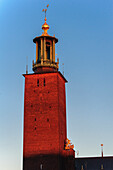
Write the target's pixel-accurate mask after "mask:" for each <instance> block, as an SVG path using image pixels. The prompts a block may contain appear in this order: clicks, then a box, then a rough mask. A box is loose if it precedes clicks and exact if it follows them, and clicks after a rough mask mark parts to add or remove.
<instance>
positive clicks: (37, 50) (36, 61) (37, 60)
mask: <svg viewBox="0 0 113 170" xmlns="http://www.w3.org/2000/svg"><path fill="white" fill-rule="evenodd" d="M37 62H38V42H37V41H36V63H37Z"/></svg>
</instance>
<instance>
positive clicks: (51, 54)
mask: <svg viewBox="0 0 113 170" xmlns="http://www.w3.org/2000/svg"><path fill="white" fill-rule="evenodd" d="M52 56H53V53H52V43H51V42H50V61H51V62H52Z"/></svg>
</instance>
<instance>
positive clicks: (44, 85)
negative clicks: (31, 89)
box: [44, 78, 46, 86]
mask: <svg viewBox="0 0 113 170" xmlns="http://www.w3.org/2000/svg"><path fill="white" fill-rule="evenodd" d="M45 85H46V81H45V78H44V86H45Z"/></svg>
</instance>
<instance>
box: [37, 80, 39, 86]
mask: <svg viewBox="0 0 113 170" xmlns="http://www.w3.org/2000/svg"><path fill="white" fill-rule="evenodd" d="M37 86H38V87H39V79H38V80H37Z"/></svg>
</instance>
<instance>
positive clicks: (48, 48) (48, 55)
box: [46, 42, 50, 60]
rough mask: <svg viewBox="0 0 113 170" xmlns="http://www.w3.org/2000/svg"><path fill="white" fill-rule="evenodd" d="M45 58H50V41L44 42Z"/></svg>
mask: <svg viewBox="0 0 113 170" xmlns="http://www.w3.org/2000/svg"><path fill="white" fill-rule="evenodd" d="M46 58H47V59H48V60H50V42H46Z"/></svg>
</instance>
